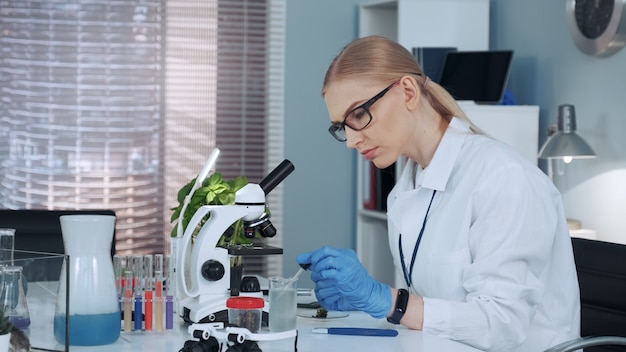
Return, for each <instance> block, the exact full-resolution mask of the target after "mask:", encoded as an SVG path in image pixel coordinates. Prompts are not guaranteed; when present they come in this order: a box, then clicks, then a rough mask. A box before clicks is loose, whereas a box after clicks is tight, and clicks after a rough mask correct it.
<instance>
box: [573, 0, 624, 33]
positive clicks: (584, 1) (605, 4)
mask: <svg viewBox="0 0 626 352" xmlns="http://www.w3.org/2000/svg"><path fill="white" fill-rule="evenodd" d="M614 6H615V0H576V1H575V5H574V12H575V17H576V24H577V25H578V28H579V29H580V32H581V33H582V34H583V35H584V36H585V37H587V38H589V39H595V38H598V37H600V36H601V35H602V33H604V32H605V31H606V29H607V28H608V26H609V23H610V22H611V16H612V14H613V7H614Z"/></svg>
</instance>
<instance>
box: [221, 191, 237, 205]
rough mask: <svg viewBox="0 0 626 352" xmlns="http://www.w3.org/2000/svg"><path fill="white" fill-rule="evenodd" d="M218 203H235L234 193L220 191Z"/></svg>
mask: <svg viewBox="0 0 626 352" xmlns="http://www.w3.org/2000/svg"><path fill="white" fill-rule="evenodd" d="M219 199H220V203H222V204H224V205H232V204H235V193H222V194H220V195H219Z"/></svg>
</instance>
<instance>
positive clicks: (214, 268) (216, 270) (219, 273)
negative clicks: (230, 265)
mask: <svg viewBox="0 0 626 352" xmlns="http://www.w3.org/2000/svg"><path fill="white" fill-rule="evenodd" d="M200 273H201V274H202V277H203V278H205V279H206V280H208V281H218V280H220V279H221V278H223V277H224V274H225V273H226V271H225V270H224V265H223V264H222V263H220V262H219V261H217V260H213V259H210V260H207V261H206V262H204V264H202V268H201V269H200Z"/></svg>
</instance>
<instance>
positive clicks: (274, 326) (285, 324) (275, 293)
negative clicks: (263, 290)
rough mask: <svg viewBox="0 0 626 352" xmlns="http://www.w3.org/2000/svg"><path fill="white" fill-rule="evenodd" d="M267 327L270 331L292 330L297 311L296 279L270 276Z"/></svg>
mask: <svg viewBox="0 0 626 352" xmlns="http://www.w3.org/2000/svg"><path fill="white" fill-rule="evenodd" d="M269 281H270V292H269V296H270V297H269V299H270V301H269V305H270V307H269V318H268V327H269V329H270V331H272V332H280V331H288V330H294V329H295V328H296V317H297V313H298V302H297V299H296V291H297V290H296V288H297V283H298V279H297V278H295V277H292V278H283V277H270V278H269Z"/></svg>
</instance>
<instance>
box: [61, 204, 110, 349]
mask: <svg viewBox="0 0 626 352" xmlns="http://www.w3.org/2000/svg"><path fill="white" fill-rule="evenodd" d="M60 221H61V231H62V233H63V243H64V245H65V253H66V254H67V255H69V261H67V262H65V263H64V264H63V265H64V267H63V268H62V270H61V277H60V279H59V292H58V295H57V302H56V311H55V316H54V336H55V338H56V340H57V341H58V342H59V343H62V344H65V339H66V337H65V336H66V329H65V326H66V321H67V316H66V302H65V300H66V296H67V294H68V293H67V292H66V280H69V287H70V288H69V290H70V292H69V345H78V346H96V345H107V344H111V343H113V342H115V341H117V339H118V338H119V337H120V316H121V315H120V308H119V302H118V296H117V289H116V285H115V274H114V271H113V261H112V258H111V244H112V241H113V231H114V229H115V216H112V215H62V216H61V217H60ZM66 264H67V265H69V267H70V268H69V277H66V275H67V274H66V268H65V265H66Z"/></svg>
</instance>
